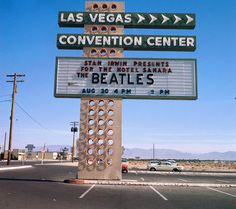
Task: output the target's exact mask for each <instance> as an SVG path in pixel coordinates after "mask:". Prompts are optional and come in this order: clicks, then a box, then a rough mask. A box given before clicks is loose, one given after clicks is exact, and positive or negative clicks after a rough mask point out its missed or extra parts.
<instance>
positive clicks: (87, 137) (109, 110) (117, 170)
mask: <svg viewBox="0 0 236 209" xmlns="http://www.w3.org/2000/svg"><path fill="white" fill-rule="evenodd" d="M86 11H88V12H124V3H123V2H87V3H86ZM84 28H85V33H86V34H104V35H105V34H123V33H124V26H117V25H109V26H108V25H85V27H84ZM84 57H92V58H120V57H123V49H121V48H103V47H99V48H96V47H86V48H84ZM121 117H122V99H117V98H81V106H80V137H79V139H78V140H77V147H78V150H77V151H78V158H79V165H78V174H77V178H78V179H80V180H85V179H97V180H99V179H106V180H120V179H121V178H122V175H121V155H122V148H121V145H122V139H121V136H122V130H121V128H122V124H121V119H122V118H121Z"/></svg>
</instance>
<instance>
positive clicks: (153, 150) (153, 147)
mask: <svg viewBox="0 0 236 209" xmlns="http://www.w3.org/2000/svg"><path fill="white" fill-rule="evenodd" d="M152 159H153V160H154V159H155V144H153V145H152Z"/></svg>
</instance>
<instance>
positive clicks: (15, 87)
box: [7, 73, 25, 165]
mask: <svg viewBox="0 0 236 209" xmlns="http://www.w3.org/2000/svg"><path fill="white" fill-rule="evenodd" d="M24 76H25V75H24V74H17V73H14V74H11V75H7V77H11V78H13V80H11V81H7V82H10V83H13V92H12V102H11V116H10V132H9V145H8V155H7V165H10V161H11V152H12V129H13V120H14V105H15V96H16V93H17V86H16V84H17V83H18V82H24V81H23V80H17V78H18V77H24Z"/></svg>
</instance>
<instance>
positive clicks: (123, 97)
mask: <svg viewBox="0 0 236 209" xmlns="http://www.w3.org/2000/svg"><path fill="white" fill-rule="evenodd" d="M60 58H69V59H81V60H83V59H85V60H97V59H98V60H102V59H105V60H120V61H121V60H135V59H136V60H153V61H158V60H171V61H175V60H177V61H193V62H194V71H193V76H194V78H193V87H194V90H195V91H194V93H195V95H194V96H167V95H162V96H157V95H156V96H146V95H145V96H136V95H122V96H120V95H101V94H99V95H88V94H59V93H57V92H56V89H57V77H58V70H57V64H58V59H60ZM85 88H86V87H85ZM104 88H105V87H104ZM54 96H55V97H57V98H81V97H84V98H96V97H101V96H102V97H104V98H109V97H114V98H122V99H159V100H197V98H198V88H197V61H196V59H190V58H186V59H183V58H181V59H176V58H173V59H172V58H159V59H156V58H87V57H86V58H85V57H56V65H55V80H54Z"/></svg>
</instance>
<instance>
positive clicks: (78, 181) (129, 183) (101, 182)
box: [64, 179, 236, 188]
mask: <svg viewBox="0 0 236 209" xmlns="http://www.w3.org/2000/svg"><path fill="white" fill-rule="evenodd" d="M64 183H69V184H79V185H81V184H97V185H124V186H177V187H216V188H223V187H225V188H230V187H232V188H236V184H205V183H157V182H134V181H127V180H125V181H122V180H121V181H118V180H113V181H112V180H111V181H106V180H99V181H97V180H81V179H66V180H64Z"/></svg>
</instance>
